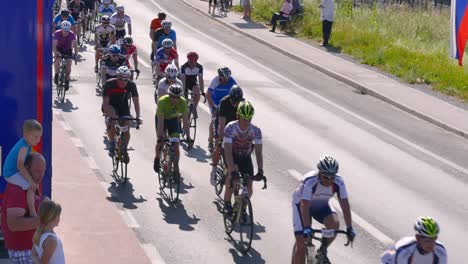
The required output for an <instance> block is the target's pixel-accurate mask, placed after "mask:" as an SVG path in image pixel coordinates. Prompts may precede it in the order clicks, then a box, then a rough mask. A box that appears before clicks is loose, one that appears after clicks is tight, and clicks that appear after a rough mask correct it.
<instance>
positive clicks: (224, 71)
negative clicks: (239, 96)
mask: <svg viewBox="0 0 468 264" xmlns="http://www.w3.org/2000/svg"><path fill="white" fill-rule="evenodd" d="M218 75H219V76H222V77H225V78H229V77H231V70H230V69H229V68H228V67H227V66H221V67H219V69H218Z"/></svg>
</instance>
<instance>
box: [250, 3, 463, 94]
mask: <svg viewBox="0 0 468 264" xmlns="http://www.w3.org/2000/svg"><path fill="white" fill-rule="evenodd" d="M252 3H253V10H252V16H253V18H254V19H255V20H259V21H269V20H270V18H271V14H272V13H274V12H277V11H278V10H279V9H280V6H281V3H282V1H281V0H255V1H252ZM318 4H319V1H318V0H305V14H304V16H303V18H302V19H301V20H298V21H295V22H294V24H293V25H291V28H294V32H295V35H296V36H298V37H303V38H307V39H313V40H317V41H320V40H321V38H322V29H321V21H320V10H319V8H318ZM449 23H450V14H449V10H448V9H446V10H409V9H407V8H405V7H387V8H385V9H383V8H376V7H374V8H372V7H370V8H369V7H367V8H365V7H362V8H354V9H353V8H352V0H342V1H341V2H340V4H335V22H334V24H333V30H332V37H331V41H330V44H331V45H332V46H334V47H336V48H338V49H340V50H341V51H342V52H343V53H346V54H350V55H351V56H352V57H354V58H356V59H357V60H359V61H360V62H362V63H364V64H368V65H372V66H375V67H377V68H379V69H381V70H383V71H386V72H389V73H391V74H394V75H396V76H398V77H400V78H402V79H403V80H406V81H407V82H408V83H411V84H414V83H419V84H428V85H430V86H431V87H432V88H433V89H436V90H439V91H442V92H444V93H446V94H449V95H452V96H456V97H459V98H461V99H463V100H464V101H468V71H467V70H466V69H467V67H459V66H458V64H457V61H456V60H454V59H452V58H450V57H449V37H450V29H449ZM465 58H467V60H468V55H467V54H465ZM467 64H468V62H467Z"/></svg>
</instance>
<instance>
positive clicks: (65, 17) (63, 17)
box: [52, 9, 76, 32]
mask: <svg viewBox="0 0 468 264" xmlns="http://www.w3.org/2000/svg"><path fill="white" fill-rule="evenodd" d="M62 21H68V22H70V24H71V25H72V27H71V31H73V32H75V24H76V21H75V19H73V17H72V16H71V15H70V11H68V10H67V9H63V10H62V11H60V14H58V15H56V16H55V18H54V23H52V32H55V31H56V30H59V29H61V27H60V25H61V23H62Z"/></svg>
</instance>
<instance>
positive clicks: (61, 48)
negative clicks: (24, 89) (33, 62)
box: [52, 21, 78, 91]
mask: <svg viewBox="0 0 468 264" xmlns="http://www.w3.org/2000/svg"><path fill="white" fill-rule="evenodd" d="M70 29H71V23H70V22H68V21H63V22H62V29H59V30H57V31H55V33H54V36H53V42H52V49H53V52H54V54H55V56H56V59H55V62H54V70H55V75H54V83H55V84H57V83H58V72H59V68H60V56H66V57H67V79H66V80H65V90H66V91H67V90H68V88H69V84H70V73H71V65H72V56H73V55H74V57H75V58H76V55H77V54H78V48H77V45H76V36H75V34H74V33H73V32H72V31H70Z"/></svg>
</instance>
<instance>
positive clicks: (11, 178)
mask: <svg viewBox="0 0 468 264" xmlns="http://www.w3.org/2000/svg"><path fill="white" fill-rule="evenodd" d="M41 136H42V126H41V124H40V123H39V122H37V121H36V120H34V119H29V120H26V121H24V123H23V137H22V138H21V139H20V140H19V141H18V142H17V143H16V144H15V146H13V148H12V149H11V151H10V152H9V153H8V155H7V157H6V159H5V164H4V166H3V176H4V177H5V180H6V181H7V182H8V183H11V184H14V185H16V186H18V187H21V188H22V189H23V190H28V195H27V196H26V197H28V205H30V207H29V208H28V209H29V212H30V214H31V216H37V213H36V210H35V208H34V206H33V202H34V201H33V197H34V190H33V189H35V188H37V186H34V185H36V184H35V182H34V179H33V178H32V177H31V175H29V172H28V171H27V170H26V168H25V167H24V161H25V159H26V157H27V156H28V155H29V153H31V147H32V146H35V145H37V144H38V143H39V141H40V140H41ZM30 187H34V188H30Z"/></svg>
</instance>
